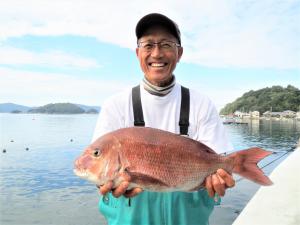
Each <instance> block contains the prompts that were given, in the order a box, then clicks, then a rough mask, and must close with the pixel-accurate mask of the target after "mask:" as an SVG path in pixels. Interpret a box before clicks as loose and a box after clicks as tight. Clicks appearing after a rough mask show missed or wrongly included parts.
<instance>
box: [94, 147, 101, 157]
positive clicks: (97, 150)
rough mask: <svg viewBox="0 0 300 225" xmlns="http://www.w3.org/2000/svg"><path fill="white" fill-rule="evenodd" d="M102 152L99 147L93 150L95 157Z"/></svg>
mask: <svg viewBox="0 0 300 225" xmlns="http://www.w3.org/2000/svg"><path fill="white" fill-rule="evenodd" d="M100 154H101V151H100V149H99V148H95V149H94V152H93V155H94V156H95V157H99V156H100Z"/></svg>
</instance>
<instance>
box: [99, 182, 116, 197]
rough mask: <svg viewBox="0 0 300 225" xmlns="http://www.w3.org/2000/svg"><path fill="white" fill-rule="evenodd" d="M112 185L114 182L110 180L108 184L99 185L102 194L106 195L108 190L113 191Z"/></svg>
mask: <svg viewBox="0 0 300 225" xmlns="http://www.w3.org/2000/svg"><path fill="white" fill-rule="evenodd" d="M112 186H113V182H112V181H109V182H107V183H106V184H104V185H103V186H97V187H99V192H100V194H101V195H105V194H107V193H108V192H110V191H111V189H112Z"/></svg>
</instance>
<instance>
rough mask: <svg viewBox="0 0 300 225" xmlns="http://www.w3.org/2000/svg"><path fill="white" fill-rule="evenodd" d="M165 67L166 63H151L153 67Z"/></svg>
mask: <svg viewBox="0 0 300 225" xmlns="http://www.w3.org/2000/svg"><path fill="white" fill-rule="evenodd" d="M164 65H165V64H164V63H151V66H153V67H162V66H164Z"/></svg>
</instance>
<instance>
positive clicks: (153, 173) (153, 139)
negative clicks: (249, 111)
mask: <svg viewBox="0 0 300 225" xmlns="http://www.w3.org/2000/svg"><path fill="white" fill-rule="evenodd" d="M269 154H271V153H270V152H268V151H265V150H262V149H259V148H252V149H248V150H242V151H240V152H237V153H234V154H231V155H228V156H225V157H224V156H221V155H218V154H216V153H215V152H214V151H213V150H212V149H210V148H209V147H208V146H206V145H204V144H203V143H201V142H198V141H195V140H192V139H190V138H187V137H183V136H180V135H177V134H173V133H171V132H167V131H162V130H159V129H154V128H145V127H131V128H122V129H119V130H116V131H113V132H110V133H108V134H106V135H103V136H102V137H100V138H99V139H97V140H96V141H95V142H94V143H92V144H91V145H90V146H89V147H87V148H86V150H85V151H84V153H83V154H82V155H81V156H80V157H79V158H78V159H77V160H76V162H75V173H76V174H77V175H78V176H80V177H82V178H85V179H88V180H90V181H92V182H94V183H96V184H98V185H102V184H104V183H106V182H108V181H112V182H113V183H114V186H117V185H118V184H119V183H120V182H122V181H129V182H130V183H131V187H141V188H143V189H146V190H150V191H192V190H196V189H198V188H200V187H201V185H202V183H203V181H204V179H205V178H206V177H207V176H208V175H210V174H212V173H214V172H215V171H216V170H217V169H219V168H223V169H225V170H226V171H228V172H229V173H231V172H236V173H238V174H240V175H242V176H244V177H246V178H248V179H251V180H253V181H255V182H258V183H260V184H262V185H270V184H271V181H270V180H269V179H268V178H267V177H266V176H265V175H263V173H262V171H260V170H259V168H258V167H257V166H256V164H257V162H258V161H259V160H261V159H262V158H264V157H266V156H267V155H269Z"/></svg>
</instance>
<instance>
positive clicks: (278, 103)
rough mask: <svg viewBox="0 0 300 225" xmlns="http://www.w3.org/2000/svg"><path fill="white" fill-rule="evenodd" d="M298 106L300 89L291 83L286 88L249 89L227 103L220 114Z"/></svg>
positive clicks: (279, 110) (261, 111)
mask: <svg viewBox="0 0 300 225" xmlns="http://www.w3.org/2000/svg"><path fill="white" fill-rule="evenodd" d="M299 107H300V90H299V89H298V88H296V87H293V86H292V85H288V86H287V87H286V88H284V87H281V86H272V87H271V88H269V87H267V88H263V89H259V90H257V91H253V90H251V91H249V92H247V93H245V94H243V96H241V97H239V98H238V99H236V100H235V101H234V102H232V103H228V104H227V105H226V106H225V107H224V108H223V109H221V112H220V114H223V115H227V114H231V113H234V112H235V111H243V112H249V111H259V112H260V114H262V113H264V112H266V111H268V110H270V109H272V111H273V112H282V111H285V110H292V111H295V112H296V111H298V110H300V109H299Z"/></svg>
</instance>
